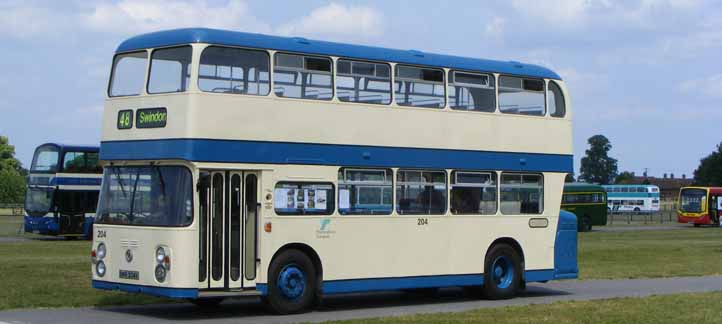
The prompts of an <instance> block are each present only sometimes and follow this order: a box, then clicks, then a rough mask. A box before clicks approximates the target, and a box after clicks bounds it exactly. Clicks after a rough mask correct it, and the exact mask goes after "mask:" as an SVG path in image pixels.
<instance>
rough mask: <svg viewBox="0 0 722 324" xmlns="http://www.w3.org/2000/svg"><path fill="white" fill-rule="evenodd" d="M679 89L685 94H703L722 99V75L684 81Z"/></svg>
mask: <svg viewBox="0 0 722 324" xmlns="http://www.w3.org/2000/svg"><path fill="white" fill-rule="evenodd" d="M679 88H680V90H682V91H683V92H685V93H690V94H702V95H705V96H707V97H711V98H722V73H720V74H713V75H710V76H707V77H704V78H700V79H694V80H687V81H684V82H682V83H681V84H680V86H679Z"/></svg>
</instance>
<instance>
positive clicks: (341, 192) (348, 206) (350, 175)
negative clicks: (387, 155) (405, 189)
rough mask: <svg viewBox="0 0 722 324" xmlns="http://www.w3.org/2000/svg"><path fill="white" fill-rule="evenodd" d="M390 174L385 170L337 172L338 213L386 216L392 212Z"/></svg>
mask: <svg viewBox="0 0 722 324" xmlns="http://www.w3.org/2000/svg"><path fill="white" fill-rule="evenodd" d="M392 177H393V175H392V173H391V170H387V169H386V170H385V169H352V168H343V169H341V170H339V172H338V212H339V213H340V214H342V215H353V214H356V215H359V214H363V215H388V214H390V213H391V210H392V203H391V200H392V197H391V196H392V192H391V191H392V190H393V188H392V185H391V180H392Z"/></svg>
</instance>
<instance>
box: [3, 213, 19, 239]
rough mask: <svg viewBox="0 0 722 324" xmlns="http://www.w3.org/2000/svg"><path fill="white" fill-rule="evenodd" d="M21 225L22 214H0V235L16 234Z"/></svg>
mask: <svg viewBox="0 0 722 324" xmlns="http://www.w3.org/2000/svg"><path fill="white" fill-rule="evenodd" d="M22 225H23V217H22V216H0V236H17V235H18V233H19V232H18V230H19V229H20V226H22Z"/></svg>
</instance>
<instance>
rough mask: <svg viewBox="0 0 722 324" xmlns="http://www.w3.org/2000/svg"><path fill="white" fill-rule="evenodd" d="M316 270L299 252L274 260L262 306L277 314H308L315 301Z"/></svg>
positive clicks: (308, 259)
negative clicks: (264, 305)
mask: <svg viewBox="0 0 722 324" xmlns="http://www.w3.org/2000/svg"><path fill="white" fill-rule="evenodd" d="M317 293H318V292H317V291H316V270H315V268H314V266H313V262H312V261H311V259H310V258H309V257H308V256H307V255H306V254H305V253H303V252H301V251H298V250H286V251H283V252H281V254H280V255H279V256H277V257H276V258H275V259H273V262H271V266H270V267H269V270H268V296H267V297H266V298H264V302H265V303H266V305H267V306H268V307H269V308H270V309H271V311H273V312H275V313H277V314H281V315H284V314H295V313H300V312H303V311H306V310H308V309H309V308H310V307H311V306H312V305H313V304H314V301H316V294H317Z"/></svg>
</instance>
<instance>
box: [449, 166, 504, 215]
mask: <svg viewBox="0 0 722 324" xmlns="http://www.w3.org/2000/svg"><path fill="white" fill-rule="evenodd" d="M451 212H452V213H454V214H482V215H490V214H496V173H494V172H460V171H454V172H453V173H451Z"/></svg>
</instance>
